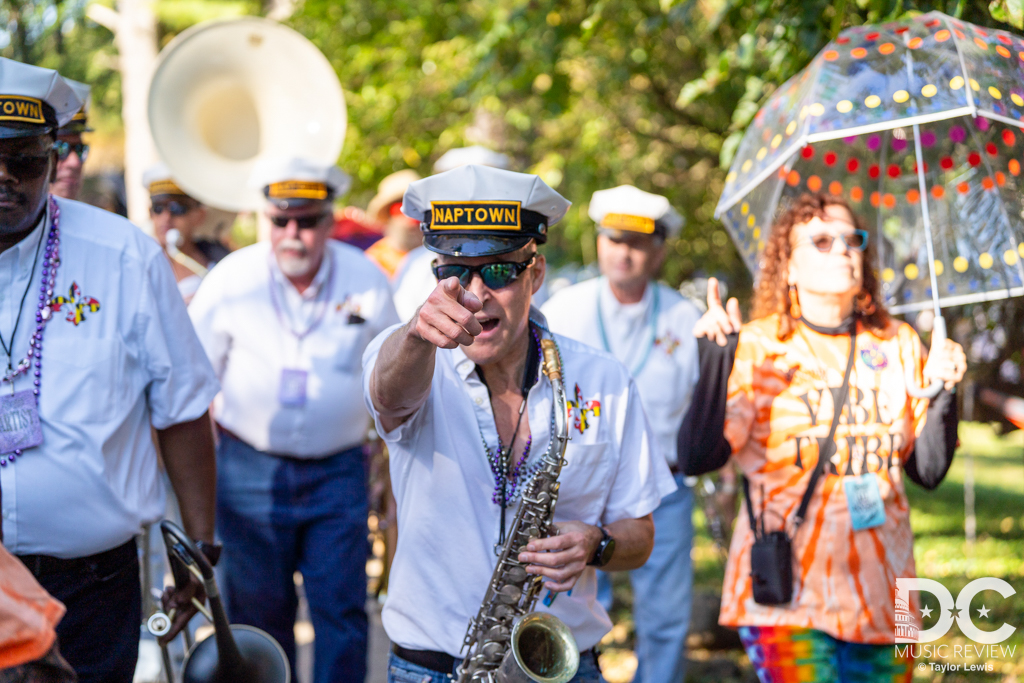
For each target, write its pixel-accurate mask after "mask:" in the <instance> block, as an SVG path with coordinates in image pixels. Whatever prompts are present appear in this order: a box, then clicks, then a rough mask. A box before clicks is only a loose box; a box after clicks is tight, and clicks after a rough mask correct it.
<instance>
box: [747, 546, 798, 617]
mask: <svg viewBox="0 0 1024 683" xmlns="http://www.w3.org/2000/svg"><path fill="white" fill-rule="evenodd" d="M750 578H751V580H752V582H753V588H754V602H756V603H757V604H759V605H784V604H786V603H788V602H789V601H790V600H792V599H793V547H792V544H791V543H790V540H789V536H788V535H787V534H786V532H785V531H772V532H771V533H768V534H762V535H761V536H760V537H758V538H756V539H755V540H754V545H753V547H751V549H750Z"/></svg>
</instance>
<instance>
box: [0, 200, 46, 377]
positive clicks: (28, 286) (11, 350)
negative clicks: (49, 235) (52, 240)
mask: <svg viewBox="0 0 1024 683" xmlns="http://www.w3.org/2000/svg"><path fill="white" fill-rule="evenodd" d="M45 228H46V213H45V212H44V213H43V231H42V232H43V233H44V232H46V230H45ZM29 234H31V233H29ZM45 239H46V235H44V234H42V233H40V235H39V243H38V244H36V254H35V257H34V258H33V259H32V272H31V273H29V276H28V282H26V283H25V291H24V292H23V293H22V295H21V303H20V304H18V317H17V318H15V319H14V329H13V330H12V331H11V345H10V346H8V345H7V343H6V342H4V336H3V333H2V332H0V346H2V347H3V350H4V353H6V354H7V372H8V374H10V373H11V372H13V367H12V362H13V361H12V356H13V355H14V339H15V337H17V336H18V325H20V324H21V314H22V312H23V311H24V310H25V299H27V298H28V290H29V289H31V288H32V280H33V279H35V276H36V264H37V263H39V250H40V249H41V248H42V246H43V240H45ZM11 391H12V392H13V391H14V381H13V379H12V381H11Z"/></svg>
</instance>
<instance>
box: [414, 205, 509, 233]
mask: <svg viewBox="0 0 1024 683" xmlns="http://www.w3.org/2000/svg"><path fill="white" fill-rule="evenodd" d="M521 207H522V202H519V201H509V200H489V201H463V202H459V201H435V202H430V229H431V230H517V231H518V230H522V229H523V222H522V212H521V211H520V208H521Z"/></svg>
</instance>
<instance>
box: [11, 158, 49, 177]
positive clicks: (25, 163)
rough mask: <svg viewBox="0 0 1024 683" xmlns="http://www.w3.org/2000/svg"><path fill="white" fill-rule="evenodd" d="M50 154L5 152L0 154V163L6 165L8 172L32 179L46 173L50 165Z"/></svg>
mask: <svg viewBox="0 0 1024 683" xmlns="http://www.w3.org/2000/svg"><path fill="white" fill-rule="evenodd" d="M49 162H50V155H49V154H40V155H38V156H36V155H30V154H10V155H8V154H3V155H0V164H3V165H4V168H5V169H7V173H8V174H10V175H12V176H14V177H15V178H18V179H20V180H32V179H34V178H38V177H39V176H41V175H43V174H44V173H46V169H47V168H48V167H49Z"/></svg>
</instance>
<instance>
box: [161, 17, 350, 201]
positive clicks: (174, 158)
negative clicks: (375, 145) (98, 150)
mask: <svg viewBox="0 0 1024 683" xmlns="http://www.w3.org/2000/svg"><path fill="white" fill-rule="evenodd" d="M345 121H346V117H345V99H344V96H343V95H342V91H341V84H340V83H339V82H338V77H337V75H336V74H335V72H334V69H333V67H331V64H330V62H328V61H327V58H326V57H324V55H323V54H322V53H321V52H320V51H319V50H318V49H317V48H316V46H315V45H313V43H311V42H309V41H308V40H307V39H306V38H304V37H303V36H302V35H300V34H299V33H297V32H295V31H293V30H292V29H290V28H288V27H286V26H282V25H281V24H278V23H277V22H274V21H271V20H269V19H261V18H257V17H246V18H239V19H229V20H224V21H210V22H205V23H202V24H198V25H196V26H193V27H192V28H190V29H188V30H186V31H183V32H182V33H181V34H179V35H178V36H177V37H176V38H175V39H174V40H173V41H171V43H170V44H169V45H167V47H166V48H164V49H163V51H161V53H160V56H159V61H158V63H157V67H156V70H155V71H154V73H153V80H152V82H151V83H150V87H149V126H150V129H151V131H152V133H153V140H154V142H155V143H156V148H157V151H158V152H159V153H160V156H161V158H163V160H164V162H165V163H166V164H167V165H168V166H169V167H170V168H171V170H172V171H173V173H174V179H175V182H177V183H178V185H179V186H181V188H182V189H183V190H185V191H186V192H187V193H188V194H189V195H191V196H193V197H195V198H196V199H198V200H200V201H201V202H203V203H204V204H206V205H208V206H212V207H216V208H219V209H224V210H227V211H253V210H256V209H258V208H259V207H260V203H261V200H262V196H261V195H260V192H259V189H258V188H254V187H250V185H249V174H250V172H251V170H252V167H253V164H255V163H256V162H257V161H259V160H260V159H263V158H268V157H293V156H300V157H305V158H307V159H310V160H311V161H317V162H322V163H334V162H335V161H337V159H338V155H339V154H340V153H341V146H342V142H343V141H344V139H345Z"/></svg>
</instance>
